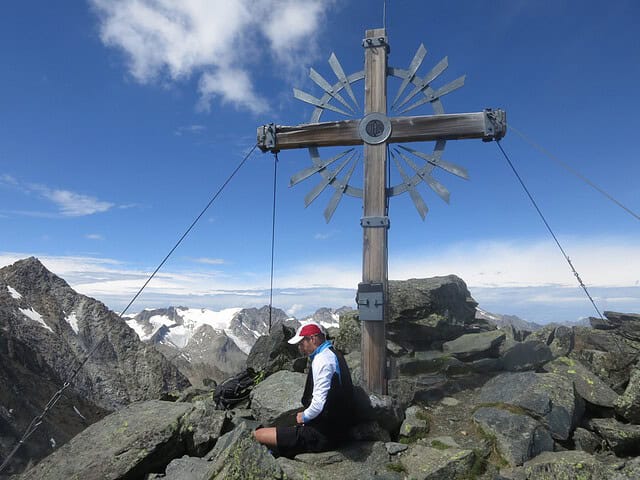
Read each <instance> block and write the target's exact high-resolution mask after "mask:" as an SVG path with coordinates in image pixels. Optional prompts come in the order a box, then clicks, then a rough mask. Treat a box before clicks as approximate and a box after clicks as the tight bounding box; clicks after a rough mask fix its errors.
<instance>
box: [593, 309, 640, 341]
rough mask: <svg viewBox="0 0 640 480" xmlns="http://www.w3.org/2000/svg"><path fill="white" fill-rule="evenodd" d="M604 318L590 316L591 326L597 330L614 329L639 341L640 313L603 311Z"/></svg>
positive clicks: (626, 336) (621, 334) (630, 338)
mask: <svg viewBox="0 0 640 480" xmlns="http://www.w3.org/2000/svg"><path fill="white" fill-rule="evenodd" d="M604 316H605V319H600V318H594V317H590V318H589V321H590V322H591V326H592V327H593V328H595V329H598V330H616V332H617V333H618V334H619V335H620V336H622V337H625V338H628V339H629V340H633V341H634V342H640V314H637V313H620V312H607V311H605V312H604Z"/></svg>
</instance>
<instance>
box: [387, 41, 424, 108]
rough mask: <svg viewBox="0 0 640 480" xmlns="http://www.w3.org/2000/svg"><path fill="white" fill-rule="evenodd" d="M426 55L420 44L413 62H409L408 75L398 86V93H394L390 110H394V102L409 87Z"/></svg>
mask: <svg viewBox="0 0 640 480" xmlns="http://www.w3.org/2000/svg"><path fill="white" fill-rule="evenodd" d="M426 55H427V49H426V48H425V47H424V45H423V44H422V43H421V44H420V46H419V47H418V51H417V52H416V54H415V55H414V57H413V60H411V64H410V65H409V70H408V72H409V75H408V76H407V78H405V79H404V80H403V81H402V85H400V88H399V89H398V93H396V98H394V99H393V103H392V104H391V108H394V106H395V104H396V102H397V101H398V99H399V98H400V95H402V94H403V93H404V90H405V88H407V86H408V85H409V82H411V81H412V80H413V79H414V77H415V76H416V72H417V71H418V68H420V65H422V61H423V60H424V57H425V56H426Z"/></svg>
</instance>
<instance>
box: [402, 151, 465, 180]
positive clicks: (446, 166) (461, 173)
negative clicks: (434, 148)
mask: <svg viewBox="0 0 640 480" xmlns="http://www.w3.org/2000/svg"><path fill="white" fill-rule="evenodd" d="M398 147H400V148H402V149H403V150H406V151H407V152H409V153H412V154H413V155H415V156H416V157H419V158H422V159H423V160H426V161H427V162H429V163H430V164H431V165H434V166H436V167H438V168H441V169H443V170H446V171H447V172H449V173H451V174H453V175H455V176H457V177H460V178H464V179H465V180H469V173H468V172H467V169H466V168H464V167H460V166H458V165H455V164H453V163H450V162H447V161H445V160H442V159H440V158H438V157H439V155H438V154H429V153H424V152H419V151H418V150H414V149H413V148H409V147H405V146H404V145H398Z"/></svg>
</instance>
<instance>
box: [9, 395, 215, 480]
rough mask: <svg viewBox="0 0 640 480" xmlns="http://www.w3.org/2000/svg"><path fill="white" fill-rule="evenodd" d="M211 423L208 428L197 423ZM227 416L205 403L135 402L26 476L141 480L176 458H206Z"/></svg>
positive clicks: (52, 479) (48, 479) (47, 479)
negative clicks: (198, 404)
mask: <svg viewBox="0 0 640 480" xmlns="http://www.w3.org/2000/svg"><path fill="white" fill-rule="evenodd" d="M205 419H206V422H207V423H206V425H204V426H202V428H200V427H199V425H198V422H200V421H203V420H205ZM224 419H225V412H221V411H217V412H214V411H212V410H210V409H207V408H206V407H204V406H203V405H200V406H197V405H195V404H189V403H173V402H163V401H160V400H151V401H147V402H140V403H133V404H131V405H129V406H128V407H126V408H124V409H122V410H120V411H118V412H116V413H113V414H111V415H109V416H107V417H105V418H104V419H103V420H101V421H100V422H98V423H94V424H93V425H91V426H90V427H88V428H87V429H86V430H84V431H82V432H81V433H79V434H78V435H76V436H75V437H74V438H73V439H72V440H71V441H70V442H69V443H67V444H65V445H63V446H62V447H60V448H59V449H58V450H56V451H55V452H54V453H53V454H51V455H49V456H48V457H47V458H45V459H44V460H42V461H41V462H40V463H38V464H37V465H36V466H35V467H33V468H31V469H30V470H28V471H27V472H25V473H24V474H23V475H22V476H21V478H23V479H25V480H26V479H28V480H59V479H61V478H82V479H101V480H108V479H114V480H115V479H120V478H141V477H142V476H143V475H144V474H146V473H150V472H158V473H161V472H163V471H164V469H165V467H166V466H167V464H168V463H169V462H170V461H171V460H172V459H174V458H177V457H180V456H182V455H184V454H185V453H190V454H192V455H198V454H200V455H201V454H202V452H203V451H206V450H208V449H209V448H211V446H212V445H213V443H214V442H215V440H216V439H217V438H218V436H219V435H220V434H221V432H222V429H223V425H224Z"/></svg>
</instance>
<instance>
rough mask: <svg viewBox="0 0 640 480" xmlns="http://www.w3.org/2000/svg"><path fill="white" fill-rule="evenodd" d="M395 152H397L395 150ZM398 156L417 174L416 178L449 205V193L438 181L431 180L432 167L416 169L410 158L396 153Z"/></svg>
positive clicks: (426, 166)
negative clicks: (422, 181)
mask: <svg viewBox="0 0 640 480" xmlns="http://www.w3.org/2000/svg"><path fill="white" fill-rule="evenodd" d="M396 151H397V150H396ZM398 154H399V155H400V156H401V157H402V158H403V159H404V161H405V162H407V165H409V166H410V167H411V168H412V169H414V170H415V172H416V173H417V174H418V176H419V177H420V178H421V179H422V180H424V182H425V183H426V184H427V185H428V186H429V188H430V189H431V190H433V191H434V192H435V193H436V194H437V195H438V196H439V197H440V198H441V199H442V200H444V201H445V202H446V203H449V198H450V197H451V193H450V192H449V190H447V187H445V186H444V185H442V184H441V183H440V182H439V181H437V180H436V179H435V178H433V177H432V176H431V175H430V173H431V171H432V170H433V165H431V164H427V165H425V166H424V167H422V168H420V167H418V166H417V165H416V164H415V163H414V162H413V160H411V158H409V157H408V156H406V155H405V154H404V153H402V152H398Z"/></svg>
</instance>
